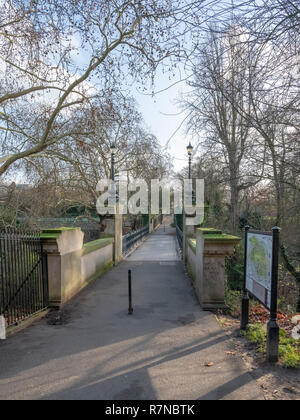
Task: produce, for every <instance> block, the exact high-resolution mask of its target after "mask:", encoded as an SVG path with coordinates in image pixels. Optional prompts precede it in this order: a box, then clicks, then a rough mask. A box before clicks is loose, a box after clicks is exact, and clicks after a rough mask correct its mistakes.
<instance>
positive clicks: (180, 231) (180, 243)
mask: <svg viewBox="0 0 300 420" xmlns="http://www.w3.org/2000/svg"><path fill="white" fill-rule="evenodd" d="M176 235H177V240H178V244H179V247H180V249H182V241H183V233H182V230H181V229H179V227H178V226H176Z"/></svg>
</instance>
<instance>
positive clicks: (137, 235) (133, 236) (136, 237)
mask: <svg viewBox="0 0 300 420" xmlns="http://www.w3.org/2000/svg"><path fill="white" fill-rule="evenodd" d="M148 234H149V225H147V226H144V227H143V228H142V229H139V230H137V231H135V232H132V233H128V234H127V235H124V236H123V246H122V252H123V255H126V254H127V253H128V252H129V251H130V249H131V248H132V247H133V246H134V245H135V244H136V243H137V242H138V241H140V240H141V239H142V238H143V237H144V236H146V235H148Z"/></svg>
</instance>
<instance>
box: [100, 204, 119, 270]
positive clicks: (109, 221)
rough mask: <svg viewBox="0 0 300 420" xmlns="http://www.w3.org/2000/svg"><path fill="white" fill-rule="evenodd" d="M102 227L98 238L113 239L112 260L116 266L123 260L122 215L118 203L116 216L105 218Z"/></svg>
mask: <svg viewBox="0 0 300 420" xmlns="http://www.w3.org/2000/svg"><path fill="white" fill-rule="evenodd" d="M103 225H104V226H105V228H104V231H103V232H101V233H100V237H102V238H105V237H107V236H111V237H113V238H114V252H113V260H114V263H115V264H117V263H118V262H119V261H121V260H122V258H123V250H122V246H123V215H122V209H121V204H120V203H117V204H116V214H114V215H110V216H108V217H106V218H105V219H104V220H103Z"/></svg>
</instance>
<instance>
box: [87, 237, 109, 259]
mask: <svg viewBox="0 0 300 420" xmlns="http://www.w3.org/2000/svg"><path fill="white" fill-rule="evenodd" d="M113 242H114V238H112V237H110V238H101V239H97V240H96V241H92V242H87V243H86V244H84V245H83V253H82V255H87V254H90V253H91V252H94V251H97V250H98V249H101V248H104V247H105V246H107V245H110V244H112V243H113Z"/></svg>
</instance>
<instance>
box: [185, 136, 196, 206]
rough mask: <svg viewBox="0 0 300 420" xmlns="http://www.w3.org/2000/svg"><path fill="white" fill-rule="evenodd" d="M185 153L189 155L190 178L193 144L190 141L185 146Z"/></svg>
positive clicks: (190, 174) (190, 175) (190, 173)
mask: <svg viewBox="0 0 300 420" xmlns="http://www.w3.org/2000/svg"><path fill="white" fill-rule="evenodd" d="M186 150H187V154H188V157H189V179H191V178H192V154H193V146H192V145H191V142H189V144H188V145H187V147H186ZM192 203H193V204H194V190H193V187H192Z"/></svg>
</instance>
